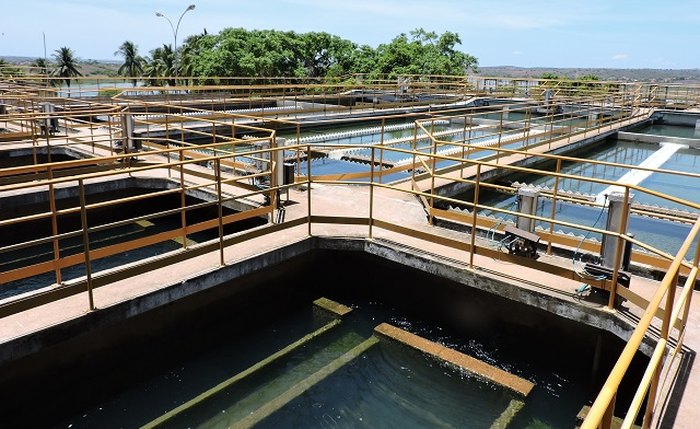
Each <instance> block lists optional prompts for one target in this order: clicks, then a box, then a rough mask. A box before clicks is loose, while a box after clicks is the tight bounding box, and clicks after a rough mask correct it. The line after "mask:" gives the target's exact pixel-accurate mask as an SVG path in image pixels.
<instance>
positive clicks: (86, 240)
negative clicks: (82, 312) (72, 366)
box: [78, 179, 95, 311]
mask: <svg viewBox="0 0 700 429" xmlns="http://www.w3.org/2000/svg"><path fill="white" fill-rule="evenodd" d="M78 188H79V190H80V224H81V225H82V228H83V253H84V255H85V279H86V283H87V293H88V302H89V305H90V311H93V310H94V309H95V300H94V298H93V296H92V262H91V260H90V236H89V234H88V221H87V208H86V207H85V183H84V182H83V179H78Z"/></svg>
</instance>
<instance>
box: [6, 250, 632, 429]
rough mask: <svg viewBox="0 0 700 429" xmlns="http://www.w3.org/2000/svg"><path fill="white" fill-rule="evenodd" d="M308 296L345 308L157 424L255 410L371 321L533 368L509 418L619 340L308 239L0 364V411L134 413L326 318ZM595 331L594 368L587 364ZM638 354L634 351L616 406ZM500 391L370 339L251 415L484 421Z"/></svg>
mask: <svg viewBox="0 0 700 429" xmlns="http://www.w3.org/2000/svg"><path fill="white" fill-rule="evenodd" d="M318 296H327V297H330V298H332V299H335V300H337V301H339V302H342V303H345V304H347V305H351V306H352V307H353V308H354V310H353V313H351V314H350V315H348V316H346V319H345V321H344V322H343V323H342V324H341V326H340V327H339V328H336V329H337V330H336V331H333V332H329V333H328V334H324V336H322V337H319V338H316V339H315V340H313V341H312V342H310V343H309V344H308V345H307V346H306V347H303V348H301V349H300V350H298V352H295V353H293V354H292V355H290V356H288V357H287V358H285V359H282V360H280V361H278V362H276V363H275V364H274V365H271V366H270V367H268V368H266V369H265V370H263V371H260V372H259V373H256V374H255V375H254V376H251V377H250V378H249V379H246V380H245V382H244V383H240V384H237V385H235V386H236V387H235V388H233V389H229V390H227V391H225V392H223V393H222V394H221V395H217V396H215V397H213V398H212V399H211V400H210V401H205V402H204V403H202V406H201V407H198V408H196V409H192V410H190V411H188V413H186V414H185V415H183V416H182V420H173V421H172V426H170V427H228V425H229V424H230V423H231V422H230V421H229V420H228V418H227V416H226V417H222V416H223V415H228V414H235V413H236V412H241V411H240V409H238V411H237V407H242V406H249V407H253V409H255V408H257V407H259V406H261V405H262V403H265V402H267V400H269V399H265V398H266V397H265V395H269V396H270V397H277V396H278V395H279V393H280V392H282V391H284V390H285V389H287V388H288V387H289V384H288V383H289V380H291V381H292V382H293V381H294V380H299V377H300V378H301V379H303V378H304V375H305V374H307V373H313V372H314V371H315V370H316V369H315V368H317V367H319V366H323V365H324V364H325V363H327V362H330V361H332V360H333V359H335V357H336V356H338V355H339V354H341V353H344V352H345V351H346V350H348V348H350V347H352V346H354V345H355V344H357V343H359V342H361V341H364V339H366V338H369V337H370V336H371V333H372V330H373V328H374V327H375V326H376V325H378V324H379V323H381V322H389V323H392V324H394V325H396V326H399V327H401V328H403V329H406V330H408V331H411V332H413V333H416V334H418V335H421V336H423V337H425V338H428V339H430V340H432V341H437V342H440V343H442V344H444V345H446V346H448V347H451V348H454V349H457V350H459V351H462V352H464V353H466V354H468V355H471V356H473V357H476V358H478V359H481V360H484V361H486V362H488V363H490V364H492V365H495V366H498V367H500V368H502V369H504V370H506V371H509V372H511V373H514V374H516V375H519V376H521V377H524V378H526V379H528V380H530V381H532V382H534V383H535V385H536V386H535V388H534V390H533V391H532V393H531V394H530V396H529V397H528V398H527V399H526V401H525V405H524V407H523V409H522V410H521V411H520V412H519V413H518V415H517V417H516V419H515V420H514V421H513V423H512V425H511V426H509V427H513V428H526V427H552V428H559V427H572V426H573V425H574V422H575V415H576V413H577V412H578V411H579V410H580V409H581V407H582V406H583V405H584V404H586V403H589V402H590V401H591V400H592V398H593V397H594V395H595V392H596V391H597V389H598V388H599V387H600V385H601V384H602V382H603V380H604V378H605V377H606V376H607V371H608V370H609V369H610V368H611V367H612V364H613V362H614V360H615V359H616V358H617V355H618V353H619V352H620V350H621V347H622V346H623V342H622V341H620V340H619V339H617V338H615V337H613V336H612V335H610V334H607V333H605V332H601V331H598V330H596V329H592V328H588V327H585V326H582V325H579V324H576V323H574V322H570V321H567V320H565V319H561V318H560V317H558V316H556V315H553V314H550V313H546V312H544V311H540V310H536V309H532V308H530V307H528V306H525V305H523V304H519V303H517V302H512V301H509V300H507V299H504V298H501V297H498V296H495V295H490V294H486V293H483V292H478V291H475V290H472V289H470V288H468V287H465V286H462V285H458V284H455V283H452V282H450V281H447V280H444V279H440V278H437V277H434V276H431V275H427V274H425V273H422V272H418V271H415V270H412V269H407V268H406V267H403V266H400V265H398V264H394V263H390V262H387V261H385V260H381V259H376V257H372V256H369V255H364V254H356V253H353V252H335V251H327V252H320V251H319V252H313V253H312V254H308V255H305V256H303V257H300V258H296V259H295V260H292V261H288V262H285V263H283V264H281V265H280V266H278V267H277V268H276V269H268V270H266V272H265V273H258V274H254V275H250V276H247V277H245V278H242V279H238V280H236V281H234V282H230V283H228V284H225V285H222V286H220V287H218V288H217V289H216V290H214V291H209V292H205V293H201V294H198V295H196V296H194V297H191V298H189V299H188V300H187V301H185V302H180V303H175V304H172V305H170V306H168V307H167V308H165V309H160V310H157V311H154V312H151V313H149V314H145V315H142V316H138V317H136V318H134V319H131V320H129V321H127V322H124V323H122V324H120V325H116V326H112V327H111V328H108V329H104V330H102V331H100V332H95V333H86V334H85V335H82V336H80V337H78V338H76V339H74V340H71V341H69V342H68V343H65V344H63V345H60V346H56V347H53V348H52V349H50V350H46V351H45V352H44V353H43V354H41V353H40V354H39V355H38V356H35V357H33V358H30V359H25V360H24V361H22V362H21V363H19V364H16V365H14V366H11V367H9V368H7V367H6V368H1V369H0V382H1V383H3V386H5V389H8V391H12V392H13V396H12V397H9V398H7V399H6V400H5V401H4V405H5V406H6V407H7V408H6V410H4V412H3V419H4V422H6V423H7V424H10V425H12V424H15V423H16V422H21V423H22V424H23V425H24V426H33V427H39V426H41V427H57V428H84V427H88V428H113V427H114V428H117V427H129V428H130V427H138V426H140V425H143V424H146V423H148V422H149V421H151V420H153V419H155V418H157V417H159V416H160V415H162V414H163V413H165V412H166V411H168V410H171V409H173V408H174V407H176V406H178V405H179V404H182V403H184V402H185V401H187V400H189V399H191V398H193V397H195V396H196V395H198V394H200V393H201V392H203V391H205V390H207V389H209V388H211V387H212V386H215V385H216V384H218V383H220V382H222V381H224V380H226V379H228V378H229V377H231V376H233V375H235V374H237V373H239V372H241V371H242V370H244V369H245V368H247V367H249V366H251V365H253V364H254V363H256V362H258V361H260V360H261V359H263V358H264V357H266V356H269V355H270V354H272V353H274V352H275V351H277V350H279V349H281V348H282V347H284V346H285V345H287V344H289V343H291V342H293V341H295V340H296V339H298V338H301V337H302V336H303V335H305V334H307V333H309V332H311V331H312V330H313V329H315V328H316V327H318V326H320V325H321V324H323V323H325V322H326V320H323V319H320V318H319V316H318V313H317V312H314V311H313V310H312V307H311V305H310V302H311V300H312V299H314V298H316V297H318ZM598 342H600V344H601V360H600V370H598V371H593V366H594V358H593V357H594V354H595V348H596V344H597V343H598ZM645 362H646V358H643V357H637V358H636V359H635V364H634V366H633V370H632V373H631V374H630V376H629V377H628V378H626V381H625V384H624V385H623V389H622V391H621V393H620V394H619V395H618V404H619V405H620V407H622V406H624V404H625V402H626V401H629V398H630V391H629V390H630V385H631V384H633V383H634V380H636V379H638V378H637V377H638V376H639V374H640V371H641V367H640V365H642V364H644V363H645ZM314 365H316V366H314ZM294 377H297V379H295V378H294ZM285 380H287V381H285ZM285 383H287V384H285ZM37 385H41V386H42V388H41V389H38V390H37V389H34V388H33V387H32V386H37ZM257 398H260V400H259V401H258V400H257ZM511 399H513V394H511V393H510V392H508V391H506V390H504V389H502V388H500V387H497V386H494V385H492V384H490V383H486V382H483V381H479V380H477V379H474V378H473V377H471V376H469V375H468V374H465V373H461V372H459V371H456V370H454V369H451V368H447V367H445V366H443V365H441V364H440V363H438V362H436V361H435V360H433V359H432V358H428V357H425V356H423V355H422V354H419V353H416V352H413V351H409V350H406V349H405V348H403V347H401V346H396V345H393V344H391V343H386V342H384V341H382V342H380V344H379V345H376V346H374V347H372V348H370V349H369V350H368V351H366V352H365V353H363V354H361V355H360V356H359V357H357V358H356V359H354V360H353V361H352V362H351V363H349V364H347V365H344V366H342V367H340V369H338V370H337V371H336V372H335V373H333V374H331V375H329V376H328V377H327V378H325V379H324V380H323V381H321V382H320V383H318V384H316V385H314V386H312V387H310V388H309V389H308V390H306V391H305V393H303V394H302V395H300V396H298V397H297V398H296V399H293V400H292V401H291V402H289V403H288V404H287V405H285V406H284V407H282V408H281V409H280V410H279V411H277V412H275V413H272V414H271V415H270V416H269V417H268V418H266V419H264V420H262V421H261V422H260V424H259V427H290V428H291V427H319V428H330V427H426V428H433V427H475V428H478V427H490V425H491V424H492V423H493V422H494V420H495V419H496V418H497V417H498V416H499V415H500V414H501V413H502V412H503V411H504V410H505V408H506V406H507V405H508V403H509V401H510V400H511ZM246 404H247V405H246ZM37 409H41V412H40V413H38V412H37ZM9 427H12V426H9Z"/></svg>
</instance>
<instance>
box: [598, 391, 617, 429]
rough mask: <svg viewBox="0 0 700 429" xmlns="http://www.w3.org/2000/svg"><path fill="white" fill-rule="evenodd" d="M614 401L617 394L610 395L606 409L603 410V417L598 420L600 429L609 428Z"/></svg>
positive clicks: (610, 426)
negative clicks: (610, 398)
mask: <svg viewBox="0 0 700 429" xmlns="http://www.w3.org/2000/svg"><path fill="white" fill-rule="evenodd" d="M615 402H617V394H615V395H614V396H613V397H612V400H611V401H610V404H609V405H608V409H607V410H605V414H604V415H603V419H602V420H601V421H600V429H611V428H612V421H613V417H615Z"/></svg>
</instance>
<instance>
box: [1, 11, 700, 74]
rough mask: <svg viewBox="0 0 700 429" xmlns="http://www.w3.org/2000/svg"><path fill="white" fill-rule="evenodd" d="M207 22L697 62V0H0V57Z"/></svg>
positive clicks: (84, 55) (580, 62) (210, 27)
mask: <svg viewBox="0 0 700 429" xmlns="http://www.w3.org/2000/svg"><path fill="white" fill-rule="evenodd" d="M190 4H195V5H196V8H195V9H194V10H192V11H189V12H187V13H186V14H185V15H184V17H183V19H182V22H181V25H180V27H179V31H178V44H180V43H181V42H182V41H183V40H184V39H185V38H186V37H187V36H189V35H193V34H198V33H201V32H203V31H204V29H206V30H207V31H208V32H209V33H210V34H212V33H218V32H219V31H220V30H222V29H224V28H227V27H243V28H246V29H249V30H252V29H276V30H285V31H290V30H291V31H296V32H307V31H326V32H329V33H332V34H336V35H338V36H340V37H343V38H346V39H350V40H352V41H353V42H355V43H358V44H367V45H370V46H373V47H376V46H377V45H379V44H381V43H387V42H390V41H391V39H393V38H394V37H395V36H397V35H398V34H400V33H406V34H408V33H409V32H410V31H411V30H413V29H416V28H420V27H422V28H424V29H426V30H429V31H435V32H437V33H442V32H444V31H452V32H456V33H458V34H459V35H460V37H461V40H462V45H461V46H459V47H458V48H459V49H460V50H462V51H464V52H466V53H469V54H471V55H474V56H476V57H477V58H478V60H479V65H481V66H505V65H510V66H520V67H581V68H584V67H585V68H591V67H592V68H662V69H685V68H700V55H699V54H700V2H698V1H697V0H665V1H658V0H636V1H632V0H558V1H548V0H479V1H473V0H462V1H458V0H454V1H451V0H438V1H429V0H337V1H336V0H245V1H244V0H109V1H108V0H0V56H27V57H43V56H44V43H43V35H45V36H46V50H47V52H48V56H49V57H51V56H52V54H53V52H54V51H55V50H56V49H58V48H60V47H63V46H67V47H69V48H71V49H72V50H73V51H74V52H75V54H76V56H77V57H78V58H81V59H97V60H118V59H119V58H118V57H115V56H114V52H115V51H116V50H117V48H118V47H119V45H121V43H122V42H124V41H125V40H131V41H133V42H134V43H136V45H137V46H138V48H139V52H140V53H141V54H142V55H147V54H148V52H149V51H150V50H152V49H154V48H156V47H158V46H160V45H162V44H163V43H173V31H172V29H171V27H170V25H169V24H168V22H167V21H166V20H165V19H163V18H160V17H157V16H156V14H155V13H156V12H161V13H163V14H164V15H166V16H167V17H169V18H170V20H171V21H172V23H173V24H174V25H175V24H177V20H178V18H179V17H180V14H181V13H182V12H183V11H184V10H185V9H186V8H187V6H188V5H190Z"/></svg>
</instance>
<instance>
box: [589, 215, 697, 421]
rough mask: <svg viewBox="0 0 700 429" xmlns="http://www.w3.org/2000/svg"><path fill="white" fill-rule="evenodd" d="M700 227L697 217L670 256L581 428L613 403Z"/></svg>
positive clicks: (599, 416)
mask: <svg viewBox="0 0 700 429" xmlns="http://www.w3.org/2000/svg"><path fill="white" fill-rule="evenodd" d="M699 231H700V219H698V221H696V222H695V224H694V225H693V228H692V230H691V231H690V233H689V234H688V237H687V238H686V239H685V241H684V242H683V244H682V245H681V248H680V250H679V251H678V254H677V255H676V257H675V258H674V259H673V262H672V263H671V267H670V268H669V270H668V272H667V273H666V275H665V276H664V278H663V279H662V280H661V285H660V286H659V287H658V289H657V290H656V293H654V296H653V298H652V299H651V300H650V301H649V306H648V307H647V308H646V310H645V312H644V314H643V315H642V317H640V319H639V322H638V323H637V327H636V328H635V330H634V332H632V335H631V336H630V339H629V340H628V341H627V344H626V345H625V348H624V349H623V350H622V353H621V354H620V357H619V358H618V360H617V362H616V363H615V366H614V367H613V369H612V371H611V372H610V375H609V376H608V378H607V380H606V381H605V384H604V385H603V387H602V388H601V389H600V393H599V394H598V397H597V398H596V400H595V401H594V402H593V405H592V406H591V409H590V410H589V412H588V415H587V416H586V419H585V420H584V422H583V424H582V425H581V428H582V429H595V428H597V427H598V425H599V424H600V423H601V422H602V420H603V417H604V415H605V413H606V411H607V409H608V407H610V405H611V404H612V403H613V400H614V398H615V394H616V393H617V389H618V388H619V386H620V383H621V382H622V377H624V375H625V373H626V372H627V369H628V368H629V366H630V364H631V363H632V359H633V358H634V355H635V354H636V353H637V350H638V349H639V346H640V344H641V343H642V339H643V338H644V336H645V335H646V332H647V329H649V326H650V325H651V321H652V319H653V318H654V315H655V313H656V310H657V309H658V308H660V305H661V300H662V299H663V298H664V296H665V295H666V294H667V293H668V292H669V289H670V288H671V287H676V284H675V282H676V279H677V276H678V272H679V269H680V266H681V262H682V261H683V258H684V257H685V255H686V254H687V253H688V250H689V249H690V246H691V245H692V244H693V241H694V240H695V237H696V236H697V235H698V232H699ZM666 311H670V309H668V308H667V309H666ZM652 406H653V404H652Z"/></svg>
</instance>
